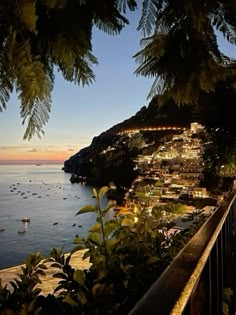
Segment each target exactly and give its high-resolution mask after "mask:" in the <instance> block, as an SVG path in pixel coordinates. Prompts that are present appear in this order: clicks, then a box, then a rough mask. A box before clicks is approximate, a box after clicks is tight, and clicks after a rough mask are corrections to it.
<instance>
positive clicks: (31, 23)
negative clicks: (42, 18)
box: [20, 1, 38, 32]
mask: <svg viewBox="0 0 236 315" xmlns="http://www.w3.org/2000/svg"><path fill="white" fill-rule="evenodd" d="M35 3H36V2H35V1H20V8H21V14H22V20H23V23H24V25H25V27H26V28H27V29H28V30H29V31H31V32H35V31H36V21H37V19H38V16H37V15H36V9H35Z"/></svg>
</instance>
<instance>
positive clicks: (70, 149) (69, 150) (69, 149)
mask: <svg viewBox="0 0 236 315" xmlns="http://www.w3.org/2000/svg"><path fill="white" fill-rule="evenodd" d="M67 151H75V149H67Z"/></svg>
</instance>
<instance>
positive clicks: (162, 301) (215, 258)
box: [129, 191, 236, 315]
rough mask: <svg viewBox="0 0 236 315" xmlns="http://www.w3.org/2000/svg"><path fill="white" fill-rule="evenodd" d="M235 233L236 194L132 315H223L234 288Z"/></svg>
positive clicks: (183, 252) (210, 219)
mask: <svg viewBox="0 0 236 315" xmlns="http://www.w3.org/2000/svg"><path fill="white" fill-rule="evenodd" d="M235 232H236V191H233V192H232V193H231V194H230V195H229V196H228V198H227V199H226V200H224V201H223V203H222V205H221V206H220V207H219V208H218V209H217V210H216V211H215V212H214V213H213V215H212V216H211V217H210V218H209V219H208V220H207V221H206V222H205V223H204V225H203V226H202V227H201V228H200V229H199V231H198V232H197V233H196V234H195V235H194V237H193V238H192V239H191V240H190V241H189V242H188V243H187V245H186V246H185V247H184V248H183V249H182V250H181V252H180V253H179V254H178V255H177V256H176V258H175V259H174V260H173V261H172V263H171V264H170V266H169V267H168V268H167V269H166V270H165V271H164V273H163V274H162V275H161V276H160V278H159V279H158V280H157V281H156V282H155V283H154V284H153V285H152V287H151V288H150V289H149V290H148V292H147V293H146V294H145V295H144V296H143V297H142V298H141V300H139V302H138V303H137V304H136V306H135V307H134V308H133V310H132V311H131V312H130V313H129V314H130V315H143V314H145V315H154V314H155V315H170V314H173V315H177V314H185V315H186V314H189V315H200V314H204V315H205V314H206V315H222V314H223V289H224V288H231V289H233V288H234V286H235V271H234V269H236V265H234V261H236V260H235ZM234 293H235V292H234ZM229 314H234V313H233V311H232V310H230V313H229Z"/></svg>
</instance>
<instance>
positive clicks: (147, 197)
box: [117, 122, 223, 233]
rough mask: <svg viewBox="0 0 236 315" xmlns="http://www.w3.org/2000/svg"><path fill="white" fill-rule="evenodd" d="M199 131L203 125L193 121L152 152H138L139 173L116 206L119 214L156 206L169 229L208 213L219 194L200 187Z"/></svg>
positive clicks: (186, 223)
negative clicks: (214, 194) (145, 153)
mask: <svg viewBox="0 0 236 315" xmlns="http://www.w3.org/2000/svg"><path fill="white" fill-rule="evenodd" d="M130 132H133V131H130ZM202 132H204V127H203V126H202V125H200V124H199V123H196V122H193V123H191V126H190V128H189V129H187V128H185V129H184V130H183V132H182V133H181V134H178V135H173V137H172V140H170V141H168V142H166V143H165V144H162V145H160V146H159V147H158V148H157V150H156V151H154V152H153V153H152V154H150V155H140V156H138V157H137V159H136V160H135V169H136V170H138V173H139V174H140V175H139V176H138V177H137V178H136V179H135V180H134V181H133V183H132V185H131V187H130V189H129V191H128V192H127V194H126V196H125V206H124V207H117V210H118V211H119V215H125V214H127V213H129V212H130V209H142V210H147V211H149V213H150V214H151V213H153V212H156V210H159V211H160V217H159V219H160V221H162V222H164V223H169V222H172V224H171V226H172V229H170V233H172V232H173V231H181V230H183V229H185V228H188V227H189V226H190V225H191V224H192V223H194V222H195V221H196V220H199V216H200V215H201V219H202V218H203V217H204V218H205V219H206V218H207V217H208V216H209V215H211V214H212V212H213V211H214V210H215V209H216V207H217V205H218V204H219V203H220V202H221V201H222V199H223V195H218V196H217V198H215V196H214V197H213V196H211V195H210V193H209V192H208V191H207V189H206V187H202V184H201V183H202V180H203V167H202V153H203V148H204V147H203V145H202V140H201V137H200V135H201V134H202ZM173 204H175V206H174V207H173ZM170 205H172V207H170ZM170 208H172V210H171V211H169V209H170ZM180 208H181V211H178V209H180ZM166 210H167V211H166ZM175 210H177V211H175ZM164 225H165V224H164Z"/></svg>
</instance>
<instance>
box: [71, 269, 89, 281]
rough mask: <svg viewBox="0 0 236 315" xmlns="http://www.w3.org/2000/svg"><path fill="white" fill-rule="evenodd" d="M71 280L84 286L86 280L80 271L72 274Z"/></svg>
mask: <svg viewBox="0 0 236 315" xmlns="http://www.w3.org/2000/svg"><path fill="white" fill-rule="evenodd" d="M73 280H75V281H76V282H77V283H78V284H80V285H82V284H84V282H85V280H86V276H85V273H84V272H83V271H82V270H76V271H75V272H74V274H73Z"/></svg>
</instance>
